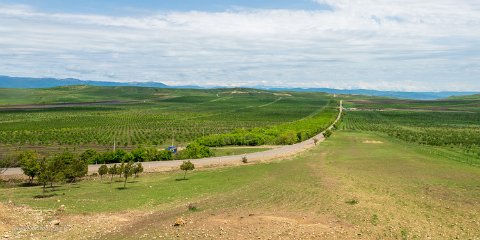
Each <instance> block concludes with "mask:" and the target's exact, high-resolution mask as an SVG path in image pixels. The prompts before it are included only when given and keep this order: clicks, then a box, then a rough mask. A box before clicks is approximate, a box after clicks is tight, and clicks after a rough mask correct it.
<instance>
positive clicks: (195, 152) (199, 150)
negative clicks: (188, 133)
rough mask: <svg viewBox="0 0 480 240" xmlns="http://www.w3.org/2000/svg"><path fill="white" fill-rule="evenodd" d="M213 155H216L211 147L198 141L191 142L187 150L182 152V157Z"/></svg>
mask: <svg viewBox="0 0 480 240" xmlns="http://www.w3.org/2000/svg"><path fill="white" fill-rule="evenodd" d="M211 156H214V153H213V152H212V150H210V148H209V147H207V146H203V145H200V144H198V143H196V142H194V143H191V144H189V145H188V146H187V148H186V149H185V150H183V151H181V152H180V158H181V159H197V158H206V157H211Z"/></svg>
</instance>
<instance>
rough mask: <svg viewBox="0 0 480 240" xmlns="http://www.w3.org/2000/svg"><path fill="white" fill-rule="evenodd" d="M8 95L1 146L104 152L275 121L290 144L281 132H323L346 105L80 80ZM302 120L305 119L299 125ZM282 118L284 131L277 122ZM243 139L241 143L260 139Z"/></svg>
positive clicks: (271, 131) (2, 94) (280, 95)
mask: <svg viewBox="0 0 480 240" xmlns="http://www.w3.org/2000/svg"><path fill="white" fill-rule="evenodd" d="M0 99H1V100H0V104H1V106H0V122H1V124H0V145H2V149H3V153H4V154H6V153H5V152H7V153H8V152H13V151H17V150H22V149H34V150H38V151H40V152H41V153H42V152H45V153H49V152H58V151H59V150H62V149H64V148H69V149H70V150H84V149H87V148H95V149H98V150H101V151H102V150H105V149H108V148H111V147H112V145H113V143H114V141H115V143H116V145H117V146H118V147H120V148H126V149H131V148H134V147H136V146H140V145H142V146H155V147H165V146H168V145H170V144H171V142H172V138H173V141H174V144H176V145H181V146H182V145H183V146H185V145H186V144H187V143H189V142H191V141H194V140H195V139H198V138H202V137H204V136H210V135H213V134H226V133H231V132H233V131H237V132H238V131H243V133H242V134H243V135H248V134H249V133H247V132H246V131H247V130H250V129H256V130H255V134H257V135H260V132H261V134H264V132H263V131H264V129H265V128H267V127H268V128H267V129H266V130H268V133H267V135H268V137H267V138H268V139H267V140H269V141H270V142H271V143H274V144H276V143H277V142H278V143H280V144H282V143H281V142H280V141H279V140H278V141H277V138H280V137H281V136H280V135H281V134H282V132H283V131H286V130H289V131H293V132H294V134H297V132H298V135H299V136H302V137H306V136H311V135H312V133H313V132H314V133H318V132H319V131H320V130H322V128H324V127H326V126H328V124H329V123H330V122H331V121H333V119H334V118H335V116H336V113H337V110H336V108H337V107H338V103H336V102H331V99H332V97H331V96H330V95H327V94H323V93H284V92H268V91H260V90H252V89H215V90H182V89H180V90H175V89H157V88H134V87H86V86H74V87H58V88H52V89H0ZM105 101H107V102H105ZM65 103H70V104H72V103H74V104H78V103H84V104H83V105H65ZM49 104H50V105H49ZM52 104H56V105H52ZM61 104H63V105H61ZM297 120H301V121H300V122H299V123H302V124H303V125H300V124H299V123H294V124H291V123H292V122H295V121H297ZM304 122H305V123H306V124H310V125H311V127H310V128H311V129H309V128H306V127H305V124H304ZM282 124H283V125H282ZM285 124H287V125H285ZM288 124H291V126H290V125H288ZM279 125H281V129H280V130H279V129H276V128H275V126H279ZM312 129H313V130H312ZM309 131H310V132H309ZM304 132H307V133H308V134H305V133H304ZM263 136H265V134H264V135H263ZM270 137H271V138H270ZM302 137H300V138H295V141H300V140H303V138H302ZM247 138H248V137H247ZM264 138H265V137H264ZM243 142H246V140H245V141H243ZM243 142H242V141H237V142H235V145H252V143H251V142H249V143H244V144H243ZM270 142H269V143H270ZM253 145H258V144H253Z"/></svg>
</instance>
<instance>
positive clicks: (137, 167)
mask: <svg viewBox="0 0 480 240" xmlns="http://www.w3.org/2000/svg"><path fill="white" fill-rule="evenodd" d="M142 172H143V165H142V163H141V162H137V163H134V162H132V161H130V162H128V163H125V162H122V163H121V164H119V165H118V166H117V164H114V165H112V166H110V167H109V166H107V165H105V164H104V165H102V166H100V168H98V175H100V179H103V176H104V175H107V174H108V175H110V176H111V177H110V182H112V181H113V177H114V176H115V175H118V176H119V177H121V178H123V180H124V182H123V187H124V188H126V187H127V180H128V178H129V177H131V176H133V175H135V177H138V174H140V173H142Z"/></svg>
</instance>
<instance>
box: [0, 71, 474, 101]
mask: <svg viewBox="0 0 480 240" xmlns="http://www.w3.org/2000/svg"><path fill="white" fill-rule="evenodd" d="M72 85H90V86H106V87H113V86H130V87H154V88H190V89H202V87H199V86H168V85H166V84H163V83H159V82H105V81H90V80H79V79H74V78H67V79H56V78H28V77H8V76H0V88H51V87H59V86H72ZM251 87H252V88H259V89H266V90H274V91H275V90H277V91H294V92H326V93H331V94H352V95H368V96H379V97H393V98H404V99H417V100H433V99H442V98H448V97H452V96H465V95H473V94H478V92H399V91H377V90H367V89H353V90H341V89H331V88H276V87H268V86H251ZM217 88H221V86H218V87H217Z"/></svg>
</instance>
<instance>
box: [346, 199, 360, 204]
mask: <svg viewBox="0 0 480 240" xmlns="http://www.w3.org/2000/svg"><path fill="white" fill-rule="evenodd" d="M345 203H346V204H350V205H355V204H358V200H357V199H352V200H348V201H346V202H345Z"/></svg>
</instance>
